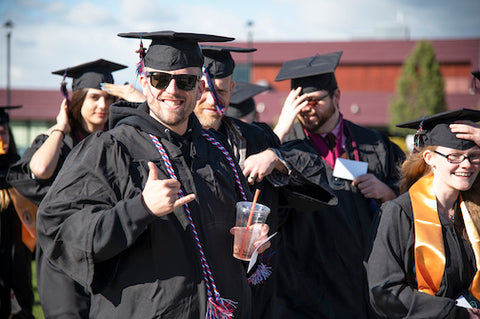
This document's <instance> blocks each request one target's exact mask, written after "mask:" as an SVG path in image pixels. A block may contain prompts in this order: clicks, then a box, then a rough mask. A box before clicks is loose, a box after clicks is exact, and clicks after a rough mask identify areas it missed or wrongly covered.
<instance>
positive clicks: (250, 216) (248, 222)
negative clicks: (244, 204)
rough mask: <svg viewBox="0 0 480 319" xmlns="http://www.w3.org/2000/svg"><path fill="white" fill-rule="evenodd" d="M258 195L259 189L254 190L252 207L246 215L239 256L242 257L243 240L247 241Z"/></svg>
mask: <svg viewBox="0 0 480 319" xmlns="http://www.w3.org/2000/svg"><path fill="white" fill-rule="evenodd" d="M259 194H260V188H257V189H256V190H255V196H254V197H253V202H252V207H251V208H250V215H248V221H247V228H246V229H245V234H244V236H243V240H242V245H241V246H240V254H239V256H243V249H244V248H245V240H246V239H247V232H248V228H250V224H251V223H252V217H253V212H254V211H255V204H256V203H257V200H258V195H259Z"/></svg>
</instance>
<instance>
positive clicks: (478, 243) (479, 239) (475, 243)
mask: <svg viewBox="0 0 480 319" xmlns="http://www.w3.org/2000/svg"><path fill="white" fill-rule="evenodd" d="M460 209H461V210H462V216H463V222H464V223H465V229H466V230H467V235H468V240H469V241H470V245H472V249H473V252H474V253H475V263H476V264H477V272H476V273H475V277H473V281H472V284H471V285H470V292H471V293H472V295H473V296H474V297H475V298H477V300H480V236H479V235H478V231H477V228H476V227H475V224H474V223H473V220H472V217H470V214H469V213H468V210H467V206H466V205H465V203H464V202H463V200H462V196H460Z"/></svg>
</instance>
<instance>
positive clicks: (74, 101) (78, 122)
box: [67, 88, 88, 136]
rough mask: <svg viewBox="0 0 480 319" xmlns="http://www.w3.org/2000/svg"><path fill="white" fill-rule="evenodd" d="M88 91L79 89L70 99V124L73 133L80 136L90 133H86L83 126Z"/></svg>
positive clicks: (68, 111)
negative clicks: (83, 107)
mask: <svg viewBox="0 0 480 319" xmlns="http://www.w3.org/2000/svg"><path fill="white" fill-rule="evenodd" d="M87 93H88V89H85V88H83V89H78V90H75V91H74V92H73V94H72V98H71V99H70V104H69V106H68V110H67V114H68V122H69V124H70V128H71V130H72V133H73V132H75V133H78V134H79V135H80V136H87V135H88V132H87V131H85V129H84V128H83V125H82V106H83V102H84V101H85V97H86V96H87Z"/></svg>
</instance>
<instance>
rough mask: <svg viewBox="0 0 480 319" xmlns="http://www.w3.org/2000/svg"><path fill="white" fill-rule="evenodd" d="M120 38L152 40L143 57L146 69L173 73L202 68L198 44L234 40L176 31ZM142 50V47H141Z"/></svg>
mask: <svg viewBox="0 0 480 319" xmlns="http://www.w3.org/2000/svg"><path fill="white" fill-rule="evenodd" d="M118 36H119V37H123V38H136V39H141V40H142V39H150V40H152V42H151V43H150V46H149V48H148V50H147V52H146V53H145V56H144V57H143V61H144V64H145V66H146V67H150V68H153V69H157V70H162V71H173V70H179V69H184V68H188V67H200V68H201V67H202V65H203V54H202V52H201V51H200V48H199V46H198V42H226V41H232V40H234V38H229V37H222V36H217V35H210V34H201V33H185V32H175V31H155V32H129V33H119V34H118ZM141 49H142V47H141Z"/></svg>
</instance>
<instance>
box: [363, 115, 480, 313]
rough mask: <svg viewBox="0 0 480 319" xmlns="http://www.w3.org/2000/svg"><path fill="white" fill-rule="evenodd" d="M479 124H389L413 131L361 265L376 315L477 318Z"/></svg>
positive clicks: (450, 118)
mask: <svg viewBox="0 0 480 319" xmlns="http://www.w3.org/2000/svg"><path fill="white" fill-rule="evenodd" d="M459 120H463V121H460V122H459ZM464 120H470V121H467V122H465V121H464ZM479 120H480V111H477V110H469V109H459V110H455V111H448V112H444V113H439V114H436V115H433V116H430V117H425V118H423V119H419V120H415V121H410V122H406V123H403V124H399V125H397V126H399V127H405V128H413V129H417V132H416V134H415V151H414V153H413V154H412V155H411V156H410V157H409V158H408V159H407V160H406V161H405V162H404V164H403V166H402V173H403V179H402V191H405V192H404V193H403V194H402V195H400V196H399V197H398V198H396V199H394V200H392V201H390V202H387V203H385V204H384V205H383V206H382V208H381V211H380V214H379V221H378V228H377V229H376V234H375V238H374V240H373V244H372V247H371V252H370V254H369V256H368V260H367V263H366V269H367V273H368V283H369V292H370V300H371V303H372V305H373V307H374V309H375V311H376V312H377V313H378V314H379V315H382V316H386V317H388V318H480V317H479V315H480V309H476V308H480V302H479V300H480V235H479V234H480V180H479V178H478V173H479V171H480V147H479V144H480V128H479V127H478V125H476V124H474V123H473V122H471V121H479Z"/></svg>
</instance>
